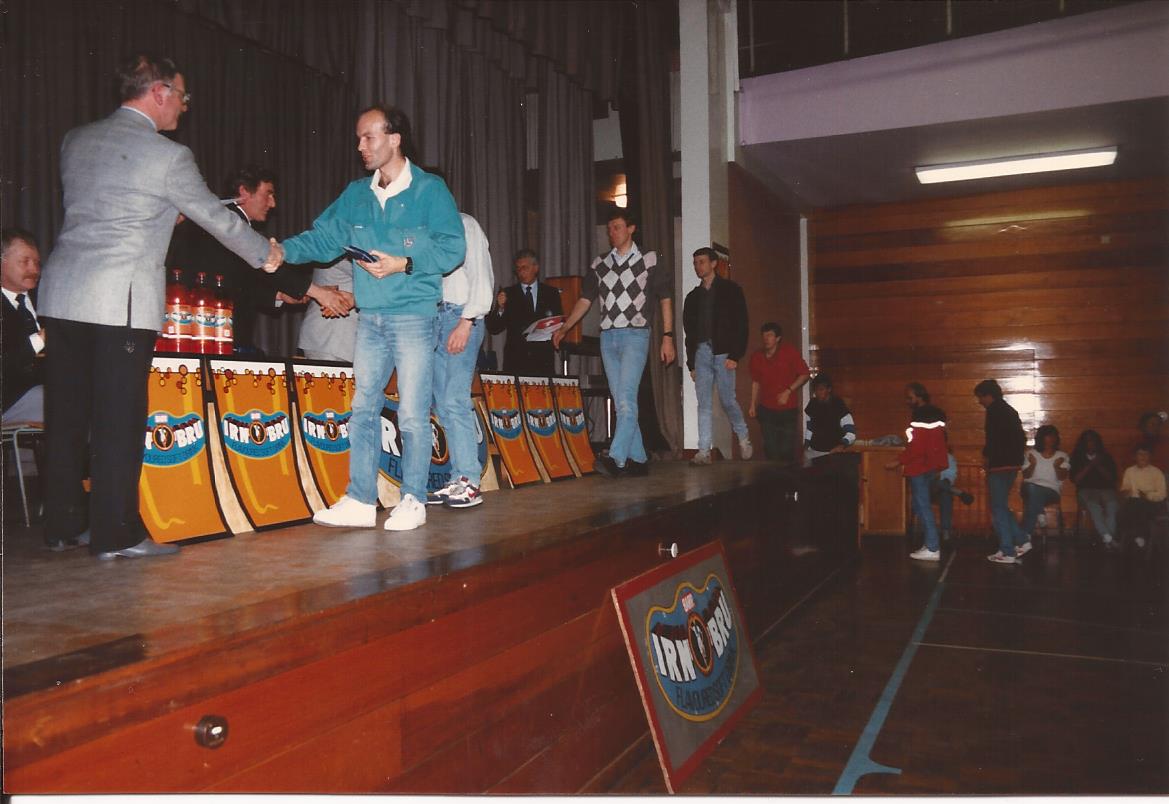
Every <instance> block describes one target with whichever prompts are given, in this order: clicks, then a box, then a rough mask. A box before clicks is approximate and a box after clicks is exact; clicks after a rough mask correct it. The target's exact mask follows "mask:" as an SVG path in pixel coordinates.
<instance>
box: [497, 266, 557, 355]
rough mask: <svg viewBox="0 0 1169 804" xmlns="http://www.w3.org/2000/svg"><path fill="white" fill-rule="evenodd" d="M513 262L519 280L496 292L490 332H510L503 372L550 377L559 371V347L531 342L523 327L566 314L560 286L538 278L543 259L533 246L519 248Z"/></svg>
mask: <svg viewBox="0 0 1169 804" xmlns="http://www.w3.org/2000/svg"><path fill="white" fill-rule="evenodd" d="M513 262H514V264H515V275H516V279H518V280H519V282H518V283H517V284H514V285H512V286H511V287H508V288H505V289H503V290H501V291H499V293H498V294H497V295H496V297H495V309H493V310H492V311H491V312H490V313H488V314H487V316H486V321H487V331H488V332H490V333H491V334H492V335H498V334H499V333H501V332H504V331H505V330H506V331H507V342H506V343H505V344H504V346H503V373H504V374H528V375H535V376H538V377H547V376H548V375H550V374H555V373H556V371H555V358H556V350H555V349H554V348H553V347H552V341H535V342H533V341H529V340H528V339H527V337H526V336H525V335H524V330H525V329H527V328H528V327H530V326H531V325H532V322H533V321H538V320H539V319H541V318H547V317H549V316H553V315H564V306H563V305H562V304H561V301H560V289H559V288H554V287H552V286H551V285H549V284H547V283H546V282H537V281H536V275H537V274H538V273H539V272H540V260H539V258H538V257H537V256H536V252H534V251H532V250H531V249H526V248H525V249H522V250H520V251H518V252H517V253H516V255H515V260H514V261H513Z"/></svg>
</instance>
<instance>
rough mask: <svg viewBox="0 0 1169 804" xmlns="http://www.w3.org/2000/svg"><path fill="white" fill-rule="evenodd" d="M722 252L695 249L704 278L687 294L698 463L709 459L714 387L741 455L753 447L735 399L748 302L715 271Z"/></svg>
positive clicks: (684, 318)
mask: <svg viewBox="0 0 1169 804" xmlns="http://www.w3.org/2000/svg"><path fill="white" fill-rule="evenodd" d="M717 263H718V254H717V253H716V252H715V250H714V249H712V248H700V249H698V250H697V251H695V252H694V273H696V274H698V279H699V282H700V284H699V285H698V287H696V288H694V290H692V291H690V292H689V293H687V294H686V301H685V302H684V304H683V307H682V326H683V327H684V328H685V330H686V367H687V368H688V369H690V378H691V379H692V380H694V388H695V392H696V394H697V395H698V452H697V453H695V455H694V458H693V459H692V460H691V461H690V463H691V464H693V465H695V466H703V465H706V464H709V463H710V443H711V436H710V430H711V416H712V414H713V402H714V399H713V395H714V389H715V388H716V387H717V388H718V399H719V402H720V403H722V408H723V412H724V413H726V414H727V419H729V420H730V423H731V429H732V430H733V431H734V432H735V435H737V436H738V437H739V452H740V454H741V455H742V457H743V460H745V461H749V460H751V455H752V453H753V450H752V448H751V439H750V438H749V436H748V434H747V420H746V419H744V418H743V410H742V408H740V407H739V403H738V401H737V400H736V399H735V369H736V368H737V367H738V365H739V360H741V359H742V357H743V353H744V352H746V351H747V302H746V300H745V299H744V298H743V291H742V289H741V288H740V287H739V286H738V285H737V284H735V283H734V282H732V281H731V280H729V279H723V278H721V277H720V276H718V275H717V274H716V273H715V265H716V264H717Z"/></svg>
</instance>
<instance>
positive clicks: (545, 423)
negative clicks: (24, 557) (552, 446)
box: [525, 408, 556, 438]
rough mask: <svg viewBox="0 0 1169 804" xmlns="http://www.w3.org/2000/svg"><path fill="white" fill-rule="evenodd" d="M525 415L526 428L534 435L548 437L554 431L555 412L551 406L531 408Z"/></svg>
mask: <svg viewBox="0 0 1169 804" xmlns="http://www.w3.org/2000/svg"><path fill="white" fill-rule="evenodd" d="M525 415H526V416H527V419H528V429H529V430H531V431H532V432H533V433H535V434H536V435H538V436H543V437H544V438H548V437H549V436H551V435H553V434H554V433H555V432H556V412H555V411H553V410H552V409H551V408H533V409H532V410H529V411H527V412H526V414H525Z"/></svg>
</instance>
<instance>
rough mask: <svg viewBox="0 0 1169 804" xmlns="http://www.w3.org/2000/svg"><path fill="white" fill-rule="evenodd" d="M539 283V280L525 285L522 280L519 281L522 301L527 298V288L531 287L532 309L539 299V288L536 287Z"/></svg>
mask: <svg viewBox="0 0 1169 804" xmlns="http://www.w3.org/2000/svg"><path fill="white" fill-rule="evenodd" d="M539 284H540V281H539V280H536V281H535V282H532V284H530V285H525V284H523V283H522V282H521V283H520V295H521V296H523V297H524V301H527V299H528V288H531V289H532V310H535V309H536V303H537V302H538V301H539V299H540V288H539V287H537V286H538V285H539Z"/></svg>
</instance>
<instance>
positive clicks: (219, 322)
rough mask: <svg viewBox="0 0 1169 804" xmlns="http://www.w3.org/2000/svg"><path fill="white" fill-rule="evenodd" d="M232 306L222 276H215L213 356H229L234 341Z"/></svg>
mask: <svg viewBox="0 0 1169 804" xmlns="http://www.w3.org/2000/svg"><path fill="white" fill-rule="evenodd" d="M233 313H234V305H233V304H232V301H231V294H230V293H228V291H227V288H226V287H224V285H223V275H222V274H216V275H215V354H217V355H229V354H231V351H232V346H233V342H234V340H235V330H234V328H233V325H232V315H233Z"/></svg>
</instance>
